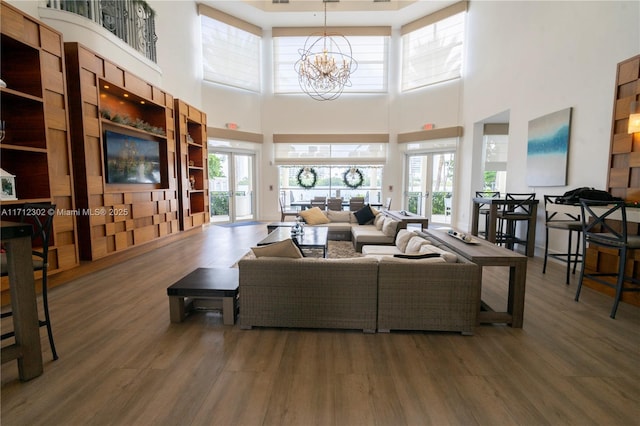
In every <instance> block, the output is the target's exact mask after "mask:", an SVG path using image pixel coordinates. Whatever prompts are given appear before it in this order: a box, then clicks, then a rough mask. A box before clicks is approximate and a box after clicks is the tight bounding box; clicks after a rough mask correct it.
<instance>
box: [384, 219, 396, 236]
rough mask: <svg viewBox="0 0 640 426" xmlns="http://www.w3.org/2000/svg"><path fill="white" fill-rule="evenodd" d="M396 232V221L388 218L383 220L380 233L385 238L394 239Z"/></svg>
mask: <svg viewBox="0 0 640 426" xmlns="http://www.w3.org/2000/svg"><path fill="white" fill-rule="evenodd" d="M397 230H398V221H397V220H393V219H391V218H390V217H386V218H385V219H384V224H383V225H382V233H383V234H384V235H386V236H387V237H394V236H395V235H396V231H397Z"/></svg>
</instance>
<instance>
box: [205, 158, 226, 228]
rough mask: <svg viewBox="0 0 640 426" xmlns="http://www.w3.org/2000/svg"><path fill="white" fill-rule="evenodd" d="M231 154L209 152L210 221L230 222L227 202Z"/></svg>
mask: <svg viewBox="0 0 640 426" xmlns="http://www.w3.org/2000/svg"><path fill="white" fill-rule="evenodd" d="M230 156H231V154H227V153H222V152H212V153H210V154H209V198H210V203H211V205H210V206H209V211H210V212H211V222H214V223H217V222H230V221H231V215H230V211H229V204H230V198H231V186H230V182H229V176H230V174H229V168H230V167H229V165H230V161H229V159H230Z"/></svg>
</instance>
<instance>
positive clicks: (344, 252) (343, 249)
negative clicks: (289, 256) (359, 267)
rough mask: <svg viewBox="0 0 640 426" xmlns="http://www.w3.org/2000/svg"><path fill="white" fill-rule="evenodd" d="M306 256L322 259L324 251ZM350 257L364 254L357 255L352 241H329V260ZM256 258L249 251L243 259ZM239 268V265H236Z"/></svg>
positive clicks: (316, 251) (317, 251)
mask: <svg viewBox="0 0 640 426" xmlns="http://www.w3.org/2000/svg"><path fill="white" fill-rule="evenodd" d="M305 254H306V255H307V256H310V257H311V256H313V257H321V256H322V251H321V250H315V251H313V252H312V253H307V251H306V250H305ZM350 257H362V253H357V252H356V250H355V249H354V248H353V243H352V242H351V241H329V258H330V259H346V258H350ZM253 258H255V256H254V255H253V252H252V251H251V250H249V251H248V252H247V254H245V255H244V256H243V257H242V259H253ZM234 266H237V265H234Z"/></svg>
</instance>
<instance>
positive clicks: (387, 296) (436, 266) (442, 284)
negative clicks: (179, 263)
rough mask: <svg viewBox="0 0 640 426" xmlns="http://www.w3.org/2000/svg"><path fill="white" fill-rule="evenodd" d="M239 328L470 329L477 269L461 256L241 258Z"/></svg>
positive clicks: (477, 292)
mask: <svg viewBox="0 0 640 426" xmlns="http://www.w3.org/2000/svg"><path fill="white" fill-rule="evenodd" d="M238 267H239V274H240V289H239V291H240V326H241V328H243V329H250V328H252V327H254V326H264V327H303V328H341V329H362V330H364V331H365V332H374V331H375V330H379V331H389V330H430V331H457V332H461V333H463V334H473V331H474V327H475V325H476V323H477V315H478V309H479V307H480V268H479V267H478V266H477V265H475V264H473V263H470V262H468V261H466V260H464V259H463V258H460V259H459V260H458V262H456V263H450V262H445V261H444V260H441V259H436V258H426V259H401V258H394V257H393V256H387V257H381V258H374V257H370V258H368V257H363V258H351V259H318V258H302V259H289V258H275V257H260V258H245V259H242V260H241V261H240V262H239V264H238Z"/></svg>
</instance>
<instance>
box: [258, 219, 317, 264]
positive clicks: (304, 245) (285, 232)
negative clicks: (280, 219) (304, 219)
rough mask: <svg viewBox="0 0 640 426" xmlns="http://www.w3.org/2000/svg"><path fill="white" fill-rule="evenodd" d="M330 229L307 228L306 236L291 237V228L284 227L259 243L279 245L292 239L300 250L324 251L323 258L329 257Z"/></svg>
mask: <svg viewBox="0 0 640 426" xmlns="http://www.w3.org/2000/svg"><path fill="white" fill-rule="evenodd" d="M328 237H329V228H327V227H326V226H305V227H304V234H301V235H291V227H289V226H286V227H285V226H282V227H278V228H276V229H274V230H273V231H271V232H270V233H269V235H267V237H266V238H265V239H263V240H262V241H260V242H259V243H258V245H259V246H266V245H267V244H272V243H277V242H280V241H284V240H286V239H287V238H291V239H292V240H293V242H294V243H296V245H297V246H298V247H300V250H318V249H319V250H322V257H327V253H328V251H327V248H328V241H329V238H328Z"/></svg>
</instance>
